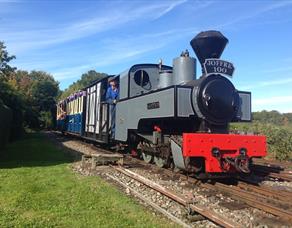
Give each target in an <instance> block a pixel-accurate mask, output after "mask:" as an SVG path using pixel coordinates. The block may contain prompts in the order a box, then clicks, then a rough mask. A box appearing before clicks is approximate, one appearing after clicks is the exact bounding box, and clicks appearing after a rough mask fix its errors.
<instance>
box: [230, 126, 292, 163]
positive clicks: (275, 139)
mask: <svg viewBox="0 0 292 228" xmlns="http://www.w3.org/2000/svg"><path fill="white" fill-rule="evenodd" d="M231 129H232V130H240V131H245V132H253V133H258V134H261V135H265V136H266V137H267V144H268V152H269V156H270V157H273V158H276V159H279V160H292V134H291V132H289V131H288V130H287V129H285V128H284V127H282V126H276V125H275V124H270V123H261V122H259V121H254V122H253V123H241V124H232V125H231Z"/></svg>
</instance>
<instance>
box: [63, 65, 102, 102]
mask: <svg viewBox="0 0 292 228" xmlns="http://www.w3.org/2000/svg"><path fill="white" fill-rule="evenodd" d="M106 76H107V74H105V73H98V72H96V71H95V70H90V71H88V72H87V73H85V74H82V75H81V79H79V80H78V81H76V82H73V84H71V85H70V86H69V87H68V88H67V89H65V91H63V92H62V94H61V96H60V100H62V99H65V98H66V97H68V96H69V95H70V94H72V93H74V92H76V91H78V90H80V89H83V88H84V87H86V86H88V85H89V84H90V83H92V82H93V81H96V80H100V79H102V78H104V77H106Z"/></svg>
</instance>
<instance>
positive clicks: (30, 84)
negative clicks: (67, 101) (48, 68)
mask: <svg viewBox="0 0 292 228" xmlns="http://www.w3.org/2000/svg"><path fill="white" fill-rule="evenodd" d="M7 83H8V84H9V85H10V86H12V87H13V88H15V90H17V91H19V93H20V94H21V95H22V97H23V102H24V108H23V112H24V124H25V125H26V126H29V127H32V128H39V127H40V126H41V122H42V120H41V115H40V113H41V112H51V115H50V116H51V118H52V119H51V122H52V121H53V120H54V117H55V104H56V97H57V96H58V94H59V84H58V82H56V81H55V80H54V78H53V77H52V76H51V75H49V74H47V73H46V72H43V71H31V72H27V71H21V70H18V71H16V72H15V73H13V74H12V75H10V77H9V79H8V81H7Z"/></svg>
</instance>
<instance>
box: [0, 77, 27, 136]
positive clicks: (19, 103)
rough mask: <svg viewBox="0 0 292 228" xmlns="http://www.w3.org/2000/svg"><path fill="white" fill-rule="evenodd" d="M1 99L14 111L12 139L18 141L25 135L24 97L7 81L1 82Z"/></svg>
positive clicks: (11, 130)
mask: <svg viewBox="0 0 292 228" xmlns="http://www.w3.org/2000/svg"><path fill="white" fill-rule="evenodd" d="M0 97H1V100H2V102H3V104H5V105H6V106H7V107H9V108H10V109H11V111H12V124H11V129H10V139H17V138H19V137H20V136H21V135H22V133H23V125H22V123H23V109H24V101H23V97H22V95H21V94H20V93H19V92H18V91H17V90H16V89H14V88H13V87H12V86H11V85H9V84H8V83H7V82H5V81H0Z"/></svg>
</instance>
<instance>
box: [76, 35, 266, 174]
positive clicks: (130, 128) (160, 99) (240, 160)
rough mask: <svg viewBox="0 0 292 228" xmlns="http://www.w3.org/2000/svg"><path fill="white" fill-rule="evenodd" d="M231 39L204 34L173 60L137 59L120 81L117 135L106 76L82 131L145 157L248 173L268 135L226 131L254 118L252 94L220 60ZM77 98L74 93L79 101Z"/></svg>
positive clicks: (92, 94) (89, 100) (91, 90)
mask: <svg viewBox="0 0 292 228" xmlns="http://www.w3.org/2000/svg"><path fill="white" fill-rule="evenodd" d="M227 42H228V40H227V38H226V37H224V36H223V35H222V34H221V33H220V32H218V31H206V32H201V33H199V34H198V35H197V36H196V37H195V38H194V39H192V40H191V46H192V48H193V50H194V52H195V53H196V55H197V58H198V60H199V62H200V64H201V68H202V74H201V75H199V76H197V75H196V59H195V58H193V57H191V56H189V53H188V51H186V52H183V53H182V54H181V56H179V57H177V58H175V59H174V60H173V65H172V66H166V65H162V64H161V63H160V64H136V65H134V66H132V67H131V68H130V69H128V70H126V71H124V72H122V73H120V74H118V75H115V77H116V79H117V80H118V81H119V100H118V102H117V104H116V114H115V120H114V121H115V132H114V138H113V139H111V137H110V134H111V126H110V124H109V123H110V122H111V121H110V120H109V119H110V115H109V105H108V104H106V101H105V100H104V95H103V94H104V90H105V88H106V87H107V80H106V79H103V80H101V81H98V82H95V83H93V84H92V85H90V86H89V87H87V88H85V89H84V92H85V95H84V103H83V104H84V107H83V112H84V113H82V116H83V118H81V119H82V123H81V126H82V128H81V130H80V132H78V134H80V135H81V136H82V137H87V138H93V139H95V140H96V141H100V142H103V143H111V144H117V145H120V146H121V147H126V148H127V149H129V150H130V151H132V152H133V154H134V155H135V156H141V157H142V158H143V159H144V160H145V161H146V162H155V163H156V164H157V165H158V166H159V167H163V166H175V167H177V168H179V169H183V170H186V171H188V172H193V173H222V172H224V173H230V172H248V171H249V169H248V166H249V161H250V159H251V158H252V157H261V156H265V155H266V139H265V137H264V136H254V135H236V134H230V133H229V132H228V125H229V123H230V122H240V121H251V93H250V92H244V91H238V90H237V89H236V88H235V87H234V85H233V83H232V82H231V81H230V79H229V76H231V75H232V74H233V71H234V67H233V65H232V64H231V63H230V62H227V61H223V60H220V56H221V54H222V52H223V50H224V48H225V46H226V44H227ZM73 100H74V99H73Z"/></svg>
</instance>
